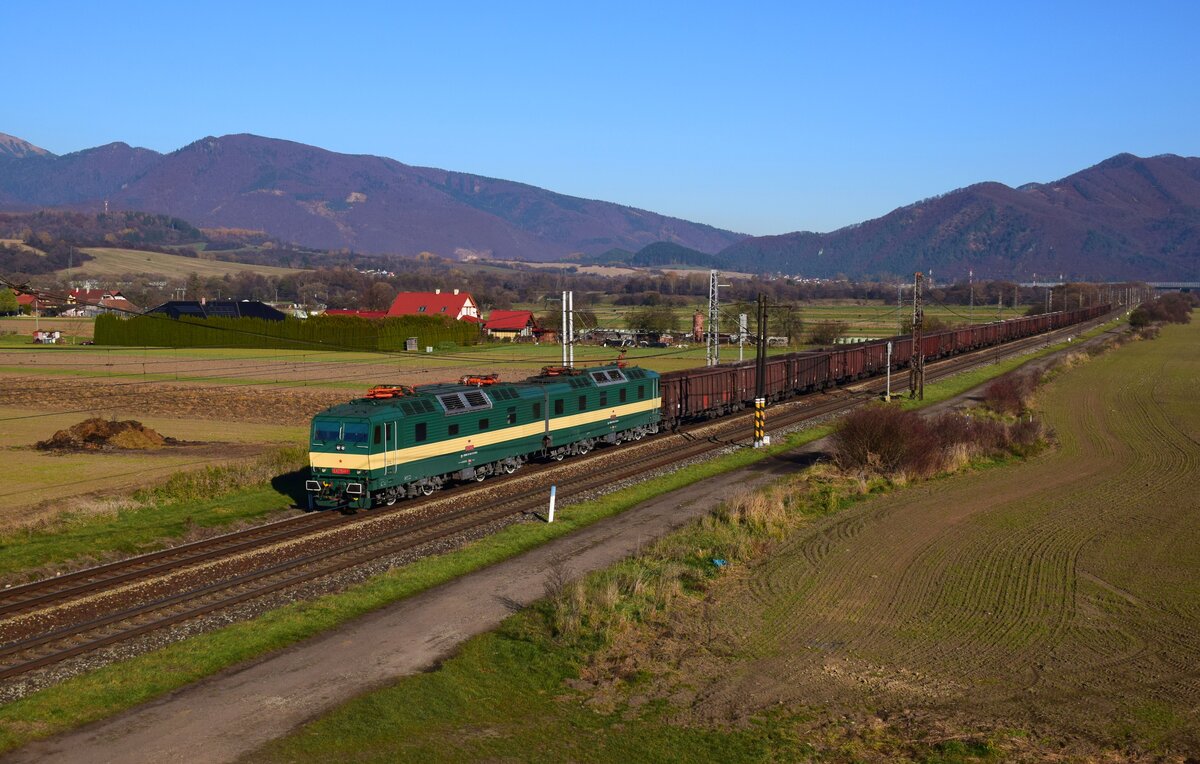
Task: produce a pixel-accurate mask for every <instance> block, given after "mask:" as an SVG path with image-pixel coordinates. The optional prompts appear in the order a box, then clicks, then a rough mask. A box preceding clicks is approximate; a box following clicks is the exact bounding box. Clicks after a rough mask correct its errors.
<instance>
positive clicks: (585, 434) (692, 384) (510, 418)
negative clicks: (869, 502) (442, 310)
mask: <svg viewBox="0 0 1200 764" xmlns="http://www.w3.org/2000/svg"><path fill="white" fill-rule="evenodd" d="M1108 311H1109V307H1108V306H1097V307H1093V308H1085V309H1082V310H1075V311H1069V312H1068V311H1063V312H1057V313H1047V314H1043V315H1039V316H1029V317H1025V318H1017V319H1011V320H1008V321H997V322H994V323H990V324H979V325H974V326H969V327H962V328H957V329H949V330H946V331H939V332H930V333H928V334H925V335H924V336H923V337H922V339H921V348H920V349H921V352H922V353H923V354H924V357H925V358H926V359H927V360H935V359H938V358H945V357H948V356H951V355H955V354H958V353H965V352H970V351H972V350H978V349H980V348H985V347H990V346H993V345H999V344H1002V343H1005V342H1011V341H1013V340H1017V339H1021V338H1023V337H1029V336H1033V335H1035V334H1042V333H1044V332H1049V331H1053V330H1055V329H1060V328H1063V327H1067V326H1071V325H1073V324H1077V323H1081V322H1084V321H1090V320H1092V319H1094V318H1099V317H1101V316H1103V315H1104V314H1106V313H1107V312H1108ZM888 342H891V343H892V352H891V368H892V369H893V370H899V369H904V368H907V367H908V365H909V363H910V362H911V360H912V356H913V347H912V344H913V343H912V338H911V337H909V336H902V337H893V338H891V339H890V340H889V339H882V340H874V341H870V342H863V343H858V344H855V345H851V346H846V347H844V348H827V349H823V350H814V351H806V352H799V353H788V354H784V355H779V356H774V357H771V358H769V359H768V360H767V361H766V372H765V395H766V397H767V399H768V400H769V401H779V400H783V399H785V398H788V397H791V396H794V395H801V394H804V393H807V392H814V391H818V390H823V389H825V388H828V387H833V386H836V385H839V384H845V383H847V382H852V381H854V380H857V379H862V378H865V377H871V376H875V375H879V374H883V373H884V372H885V371H886V370H887V368H888V355H887V343H888ZM755 392H756V379H755V365H754V363H753V362H751V361H748V362H744V363H732V364H720V365H718V366H709V367H702V368H696V369H687V370H684V371H674V372H668V373H665V374H662V375H659V374H658V373H656V372H654V371H651V370H649V369H642V368H638V367H628V366H625V365H624V364H609V365H605V366H598V367H589V368H585V369H569V368H563V367H546V368H544V369H543V370H542V373H541V374H539V375H538V376H535V377H530V378H529V379H528V380H526V381H524V382H519V383H501V382H499V380H498V379H497V378H496V376H495V375H490V376H486V377H464V378H462V379H461V380H459V382H458V383H456V384H435V385H421V386H419V387H416V388H412V387H406V386H403V385H382V386H378V387H373V388H371V390H370V391H369V392H368V393H367V396H366V397H365V398H359V399H356V400H353V401H351V402H349V403H346V404H342V405H339V406H334V407H332V408H329V409H326V410H325V411H322V412H321V413H320V414H318V415H317V416H316V417H314V418H313V422H312V430H311V445H310V464H311V474H310V479H309V480H307V481H306V484H305V485H306V488H307V491H308V496H309V505H310V507H313V508H334V507H337V508H348V509H364V508H369V507H372V506H379V505H382V504H387V505H390V504H394V503H395V502H396V501H397V500H398V499H402V498H407V497H413V496H428V495H429V494H431V493H433V491H435V490H437V489H438V488H440V487H441V486H443V485H445V484H446V483H449V482H452V481H471V480H476V481H479V480H484V479H486V478H487V477H489V476H492V475H503V474H511V473H513V472H515V471H516V470H517V469H519V468H520V467H521V465H522V464H524V463H525V462H527V461H528V460H529V459H532V458H546V459H552V460H561V459H563V458H565V457H567V456H571V455H578V454H585V453H587V452H588V451H590V450H591V449H592V448H594V447H596V446H597V445H601V444H613V445H615V444H618V443H621V442H624V441H627V440H641V439H642V438H643V437H645V436H646V435H652V434H655V433H657V432H658V431H659V430H660V429H663V428H670V429H674V428H677V427H678V426H679V425H680V424H682V423H684V422H688V421H694V420H699V419H706V418H711V417H717V416H722V415H724V414H729V413H732V412H735V411H738V410H741V409H743V408H746V407H747V406H751V405H753V401H754V396H755Z"/></svg>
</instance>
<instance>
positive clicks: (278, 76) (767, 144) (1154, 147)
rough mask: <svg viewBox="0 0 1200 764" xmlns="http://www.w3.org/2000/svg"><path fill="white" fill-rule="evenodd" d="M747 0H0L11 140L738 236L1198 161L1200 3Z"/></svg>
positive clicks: (3, 118)
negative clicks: (554, 201)
mask: <svg viewBox="0 0 1200 764" xmlns="http://www.w3.org/2000/svg"><path fill="white" fill-rule="evenodd" d="M742 5H743V4H741V3H732V2H726V3H705V2H686V3H668V2H645V1H644V0H643V1H642V2H633V3H617V2H609V3H582V2H555V3H521V2H510V3H497V2H490V3H479V4H475V3H467V2H462V3H453V4H450V3H447V4H441V3H431V2H422V3H419V4H418V3H402V2H397V3H387V2H379V3H377V2H369V1H368V2H350V3H328V2H324V3H307V2H289V3H282V2H280V3H277V4H272V3H254V2H236V3H227V2H217V1H213V2H204V3H178V4H176V3H170V2H153V3H150V2H147V3H126V2H117V1H110V2H103V3H97V2H82V1H81V2H77V3H63V2H53V1H52V0H45V1H43V2H36V3H30V2H27V3H8V4H6V6H5V8H4V10H3V13H2V15H0V18H3V22H4V27H5V29H6V33H5V35H4V41H5V44H4V51H5V56H4V60H5V76H4V88H3V91H2V96H0V132H6V133H11V134H13V135H16V136H18V137H21V138H24V139H26V140H28V141H30V142H32V143H35V144H37V145H40V146H42V147H44V148H46V149H49V150H51V151H54V152H56V153H66V152H71V151H77V150H79V149H83V148H88V147H91V146H96V145H100V144H103V143H108V142H110V141H125V142H127V143H130V144H133V145H137V146H145V147H148V148H152V149H156V150H158V151H172V150H174V149H177V148H179V147H181V146H184V145H186V144H188V143H190V142H192V141H193V140H196V139H198V138H201V137H204V136H206V135H224V134H228V133H243V132H249V133H256V134H259V135H265V136H270V137H275V138H286V139H289V140H295V141H300V142H302V143H309V144H314V145H317V146H321V147H324V148H327V149H331V150H334V151H341V152H347V153H363V154H379V155H384V156H389V157H392V158H394V159H397V160H400V161H402V162H406V163H409V164H417V165H427V166H435V167H443V168H447V169H452V170H461V171H465V172H473V173H479V174H483V175H489V176H493V177H500V178H507V179H511V180H518V181H523V182H527V183H532V184H535V185H538V186H542V187H545V188H549V189H552V190H555V191H560V192H563V193H568V194H573V195H577V196H583V197H589V198H596V199H604V200H608V201H614V202H620V203H623V204H629V205H633V206H637V207H644V208H648V209H652V210H655V211H658V212H663V213H666V214H670V215H676V216H679V217H683V218H687V219H690V220H696V221H701V222H706V223H711V224H713V225H718V226H721V227H725V228H730V229H734V230H737V231H742V232H746V233H752V234H771V233H784V232H787V231H795V230H817V231H827V230H832V229H835V228H839V227H841V226H843V225H848V224H851V223H856V222H859V221H862V220H865V219H869V218H873V217H878V216H880V215H883V214H886V213H887V212H888V211H890V210H892V209H894V208H895V207H898V206H901V205H904V204H907V203H910V202H913V201H916V200H918V199H921V198H924V197H927V196H931V195H934V194H938V193H942V192H944V191H948V190H951V189H953V188H957V187H960V186H964V185H968V184H971V183H974V182H977V181H982V180H998V181H1001V182H1003V183H1008V184H1009V185H1019V184H1021V183H1026V182H1029V181H1049V180H1054V179H1056V178H1059V177H1062V176H1064V175H1068V174H1070V173H1072V172H1074V171H1076V170H1079V169H1082V168H1084V167H1087V166H1089V165H1092V164H1095V163H1096V162H1099V161H1101V160H1103V159H1105V158H1107V157H1109V156H1111V155H1113V154H1116V153H1119V152H1122V151H1129V152H1132V153H1135V154H1139V155H1143V156H1146V155H1153V154H1161V153H1175V154H1183V155H1189V156H1195V155H1197V154H1200V98H1198V95H1200V44H1197V39H1198V38H1197V30H1198V29H1200V3H1197V2H1195V1H1194V0H1192V1H1190V2H1153V1H1150V2H1140V3H1134V2H1122V3H1116V2H1105V1H1104V0H1092V1H1091V2H1078V3H1076V2H1054V1H1053V0H1051V1H1050V2H1047V1H1046V0H1041V1H1040V2H1029V3H1026V2H1008V1H1006V2H996V3H983V2H930V3H904V2H894V1H893V2H879V3H811V4H807V3H800V2H793V3H747V4H745V7H744V8H743V7H740V6H742ZM834 6H837V7H834Z"/></svg>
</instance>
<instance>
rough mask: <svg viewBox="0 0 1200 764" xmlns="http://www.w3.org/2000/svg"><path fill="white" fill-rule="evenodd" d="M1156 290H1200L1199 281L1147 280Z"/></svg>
mask: <svg viewBox="0 0 1200 764" xmlns="http://www.w3.org/2000/svg"><path fill="white" fill-rule="evenodd" d="M1146 283H1147V284H1149V285H1150V286H1151V287H1154V291H1156V292H1195V291H1200V281H1147V282H1146Z"/></svg>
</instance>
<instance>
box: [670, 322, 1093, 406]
mask: <svg viewBox="0 0 1200 764" xmlns="http://www.w3.org/2000/svg"><path fill="white" fill-rule="evenodd" d="M1108 311H1109V307H1108V306H1105V305H1101V306H1096V307H1093V308H1084V309H1081V310H1073V311H1060V312H1057V313H1045V314H1042V315H1038V316H1026V317H1023V318H1014V319H1009V320H1007V321H996V322H994V323H990V324H979V325H976V326H968V327H962V328H957V329H947V330H945V331H939V332H929V333H927V334H925V335H924V336H923V337H922V338H921V347H922V349H923V351H924V354H925V359H926V360H936V359H938V358H946V357H949V356H952V355H956V354H958V353H966V352H969V351H972V350H978V349H980V348H985V347H991V346H993V345H999V344H1003V343H1005V342H1012V341H1013V340H1018V339H1021V338H1023V337H1031V336H1033V335H1035V334H1042V333H1044V332H1049V331H1053V330H1055V329H1060V328H1063V327H1066V326H1071V325H1074V324H1078V323H1081V322H1084V321H1090V320H1092V319H1094V318H1099V317H1100V316H1103V315H1104V314H1105V313H1107V312H1108ZM889 342H891V343H892V355H891V367H892V370H893V371H898V370H900V369H906V368H908V366H909V364H910V362H911V361H912V355H913V352H912V350H913V348H912V344H913V343H912V337H911V336H908V335H905V336H899V337H891V338H886V339H881V340H872V341H870V342H863V343H859V344H856V345H851V346H844V347H838V348H827V349H824V350H811V351H805V352H799V353H787V354H784V355H777V356H772V357H770V358H768V359H767V362H766V379H765V385H764V388H765V394H766V398H767V400H768V401H779V400H783V399H784V398H789V397H791V396H794V395H803V394H804V393H809V392H814V391H817V390H824V389H826V388H829V387H834V386H836V385H841V384H846V383H848V382H853V381H855V380H858V379H864V378H866V377H873V376H877V375H880V374H883V373H884V372H886V371H887V368H888V354H887V344H888V343H889ZM755 373H756V372H755V364H754V362H753V361H743V362H740V363H729V364H719V365H717V366H707V367H703V368H698V369H685V370H683V371H672V372H667V373H665V374H663V375H662V378H661V380H660V386H661V389H662V404H663V410H662V416H663V422H664V424H665V425H667V426H669V427H672V428H674V427H677V426H678V425H679V424H680V423H682V422H686V421H690V420H696V419H705V418H711V417H718V416H723V415H725V414H729V413H731V412H734V411H740V410H742V409H745V408H748V407H752V406H753V405H754V397H755V392H756V389H757V386H756V377H755Z"/></svg>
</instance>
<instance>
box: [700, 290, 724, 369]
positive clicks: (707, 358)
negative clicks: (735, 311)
mask: <svg viewBox="0 0 1200 764" xmlns="http://www.w3.org/2000/svg"><path fill="white" fill-rule="evenodd" d="M719 292H720V290H719V289H718V288H717V272H716V271H709V272H708V336H707V337H706V338H705V347H704V365H705V366H716V365H717V364H718V363H720V362H721V342H720V339H721V336H720V334H719V332H720V328H721V326H720V322H721V296H720V294H719Z"/></svg>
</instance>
